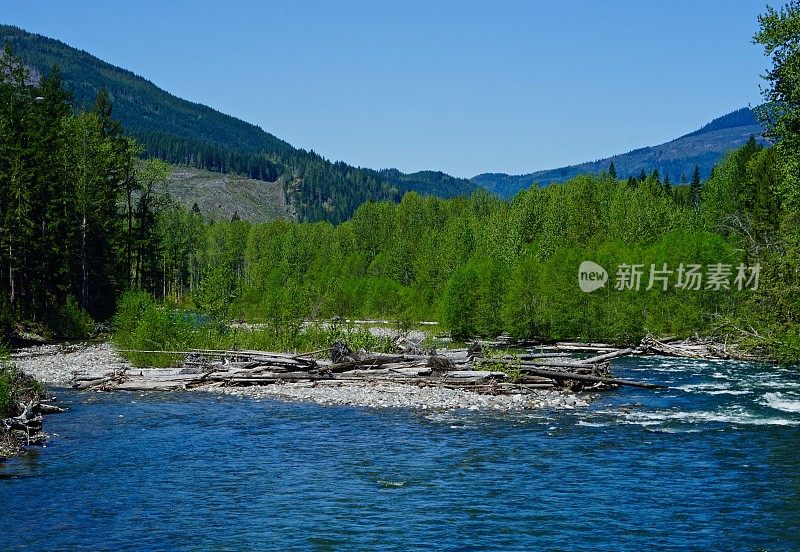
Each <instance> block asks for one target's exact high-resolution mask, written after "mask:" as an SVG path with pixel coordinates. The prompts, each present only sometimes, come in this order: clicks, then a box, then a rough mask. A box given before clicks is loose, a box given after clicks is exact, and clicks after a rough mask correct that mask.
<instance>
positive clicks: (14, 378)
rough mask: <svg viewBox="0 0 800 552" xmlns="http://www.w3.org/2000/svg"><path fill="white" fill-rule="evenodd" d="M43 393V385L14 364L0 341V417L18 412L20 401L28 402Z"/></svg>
mask: <svg viewBox="0 0 800 552" xmlns="http://www.w3.org/2000/svg"><path fill="white" fill-rule="evenodd" d="M43 393H44V386H43V385H42V384H41V383H40V382H38V381H36V380H34V379H33V378H32V377H30V376H27V375H25V374H23V373H22V372H20V371H19V370H18V369H17V368H16V366H14V364H13V363H12V362H11V361H10V355H9V352H8V347H7V345H6V344H5V343H3V342H2V341H0V418H6V417H8V416H15V415H17V414H19V408H18V404H19V403H20V402H28V401H30V400H32V399H34V398H38V397H40V396H41V395H42V394H43Z"/></svg>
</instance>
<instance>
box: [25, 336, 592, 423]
mask: <svg viewBox="0 0 800 552" xmlns="http://www.w3.org/2000/svg"><path fill="white" fill-rule="evenodd" d="M13 356H14V361H15V362H16V364H17V366H18V367H19V368H20V369H21V370H22V371H23V372H25V373H27V374H30V375H32V376H34V377H35V378H37V379H38V380H40V381H42V382H44V383H46V384H49V385H55V386H66V385H68V384H69V382H70V381H71V380H72V378H73V377H74V376H75V375H76V374H78V373H80V374H82V375H84V376H92V375H95V376H97V377H98V378H100V377H102V376H103V375H105V374H107V373H109V372H115V371H122V370H126V369H132V368H131V366H130V365H129V364H128V363H127V362H126V361H125V360H123V359H122V358H120V357H119V356H118V355H117V354H116V353H115V352H114V349H113V347H112V346H111V344H110V343H107V342H106V343H80V344H58V345H41V346H37V347H30V348H26V349H21V350H19V351H17V352H15V353H14V355H13ZM134 370H135V369H134ZM198 389H200V390H207V391H211V392H221V393H228V394H232V395H237V396H243V397H253V398H259V399H260V398H276V399H282V400H293V401H306V402H314V403H317V404H321V405H351V406H361V407H371V408H418V409H422V410H428V409H430V410H453V409H467V410H498V411H509V410H523V409H535V408H576V407H582V406H586V405H587V404H588V402H589V401H590V400H591V398H592V395H591V394H588V393H571V392H562V391H557V390H539V391H536V392H534V393H527V394H509V395H497V396H494V395H487V394H479V393H474V392H472V391H468V390H463V389H447V388H442V387H428V386H420V385H413V384H405V383H394V382H370V381H358V382H341V381H315V382H287V383H272V384H270V385H258V386H250V387H220V386H216V387H213V388H210V389H208V388H198Z"/></svg>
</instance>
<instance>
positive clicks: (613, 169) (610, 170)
mask: <svg viewBox="0 0 800 552" xmlns="http://www.w3.org/2000/svg"><path fill="white" fill-rule="evenodd" d="M608 175H609V176H610V177H611V178H613V179H616V178H617V168H616V167H615V166H614V162H613V161H612V162H611V163H609V164H608Z"/></svg>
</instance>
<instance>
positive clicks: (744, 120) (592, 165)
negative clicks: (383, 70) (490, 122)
mask: <svg viewBox="0 0 800 552" xmlns="http://www.w3.org/2000/svg"><path fill="white" fill-rule="evenodd" d="M763 132H764V129H763V128H762V127H761V125H760V124H759V123H758V121H757V120H756V117H755V114H754V113H753V111H752V110H751V109H750V108H748V107H745V108H742V109H738V110H736V111H734V112H732V113H728V114H727V115H723V116H722V117H718V118H717V119H714V120H713V121H711V122H710V123H708V124H707V125H705V126H703V127H702V128H700V129H698V130H696V131H694V132H690V133H689V134H686V135H684V136H681V137H680V138H677V139H675V140H672V141H670V142H666V143H664V144H661V145H658V146H652V147H645V148H639V149H635V150H633V151H629V152H628V153H624V154H620V155H614V156H612V157H607V158H605V159H599V160H597V161H590V162H587V163H581V164H579V165H570V166H567V167H560V168H557V169H549V170H543V171H537V172H533V173H529V174H521V175H510V174H504V173H484V174H479V175H478V176H475V177H474V178H472V182H474V183H475V184H477V185H479V186H482V187H484V188H486V189H487V190H489V191H491V192H494V193H495V194H497V195H499V196H501V197H512V196H513V195H514V194H516V193H517V192H519V191H520V190H523V189H525V188H528V187H529V186H531V184H533V183H537V184H539V185H540V186H544V185H547V184H550V183H552V182H566V181H567V180H569V179H571V178H573V177H575V176H577V175H579V174H586V173H589V174H599V173H601V172H602V171H606V170H608V168H609V165H610V164H611V162H612V161H613V162H614V166H615V169H616V172H617V175H618V176H619V177H620V178H627V177H629V176H638V175H639V174H640V173H641V172H642V171H644V172H645V173H647V174H650V173H651V172H652V171H653V170H655V169H658V171H659V173H660V174H661V176H662V177H667V176H668V177H669V179H670V181H671V182H674V183H679V182H681V181H683V182H686V181H687V179H690V178H691V177H692V173H693V171H694V168H695V166H698V167H699V168H700V175H701V177H702V178H703V179H705V178H707V177H708V176H709V175H710V173H711V168H712V167H713V166H714V165H716V164H717V163H719V161H720V160H721V159H722V156H723V155H725V153H727V152H729V151H731V150H733V149H736V148H739V147H741V146H743V145H744V144H745V143H746V142H747V140H748V139H749V138H750V136H755V137H756V138H760V136H761V134H762V133H763ZM759 141H760V142H761V143H765V142H764V141H763V140H761V139H760V140H759Z"/></svg>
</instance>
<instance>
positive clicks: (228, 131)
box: [0, 25, 763, 223]
mask: <svg viewBox="0 0 800 552" xmlns="http://www.w3.org/2000/svg"><path fill="white" fill-rule="evenodd" d="M6 42H8V43H11V44H12V46H13V47H14V49H15V52H16V54H17V55H18V56H19V57H20V58H21V59H22V60H23V61H24V62H25V63H26V64H28V65H29V66H30V67H31V69H32V71H33V72H34V74H35V75H38V74H47V73H48V72H49V71H50V69H51V67H52V66H53V65H54V64H58V65H59V68H60V71H61V76H62V80H63V81H64V84H65V87H66V88H67V89H68V90H70V91H72V93H73V94H74V99H75V102H74V103H75V105H76V106H78V107H84V108H86V107H90V106H91V105H92V103H93V101H94V98H95V96H96V94H97V91H98V90H100V88H101V87H102V88H105V89H106V90H107V91H108V92H109V94H110V96H111V99H112V102H113V108H114V113H113V116H114V117H115V118H117V119H119V120H120V121H121V122H122V123H123V125H124V126H125V129H126V132H128V133H129V134H131V135H132V136H134V137H136V138H137V139H138V140H139V141H140V142H142V143H143V145H144V146H145V148H146V153H147V154H148V155H149V156H153V157H159V158H161V159H164V160H165V161H167V162H169V163H172V164H174V165H179V166H189V167H194V168H196V169H198V170H199V172H198V171H182V170H176V171H174V172H173V179H172V182H171V185H172V186H173V187H175V190H176V191H177V190H179V191H180V193H178V195H179V196H180V198H181V200H182V201H183V202H184V203H187V204H192V203H193V197H192V194H201V196H200V197H198V198H197V199H196V200H194V202H197V203H199V204H201V205H204V206H206V205H207V206H208V207H209V209H210V211H211V212H213V214H214V216H217V217H227V216H228V211H230V209H234V210H236V209H237V206H238V207H241V209H239V210H240V211H241V212H242V213H250V214H251V215H250V218H251V220H254V221H255V220H259V219H260V217H278V218H286V217H289V218H293V219H296V220H301V221H318V220H328V221H331V222H334V223H335V222H340V221H342V220H346V219H348V218H349V217H350V216H352V214H353V212H354V211H355V209H356V208H358V206H359V205H361V204H362V203H363V202H365V201H370V200H391V201H398V200H399V199H400V198H401V197H402V195H403V194H404V193H406V192H409V191H416V192H419V193H421V194H431V195H437V196H440V197H453V196H458V195H468V194H471V193H473V192H474V191H476V190H477V189H479V188H485V189H487V190H489V191H490V192H492V193H495V194H496V195H498V196H500V197H504V198H509V197H512V196H513V195H514V194H516V193H517V192H518V191H519V190H521V189H523V188H527V187H529V186H531V185H533V184H534V183H537V184H539V185H546V184H550V183H559V182H564V181H566V180H569V179H570V178H573V177H574V176H577V175H579V174H583V173H600V172H602V171H604V170H608V166H609V164H610V163H611V162H612V161H613V162H614V165H615V167H616V171H617V174H618V176H619V177H620V178H625V177H628V176H630V175H638V174H639V173H640V172H641V171H642V170H644V171H645V172H646V173H648V174H649V173H650V172H652V171H653V169H656V168H657V169H658V170H659V172H660V173H661V175H662V176H663V175H668V176H669V178H670V180H671V181H672V182H674V183H678V182H680V180H681V176H685V177H686V178H690V177H691V174H692V171H693V170H694V167H695V165H698V166H699V167H700V171H701V174H702V176H703V177H707V176H708V174H709V173H710V171H711V168H712V167H713V166H714V165H715V164H716V163H717V162H719V160H720V159H721V158H722V156H723V155H724V154H725V153H726V152H727V151H730V150H732V149H734V148H737V147H740V146H741V145H743V144H744V143H745V142H746V141H747V139H748V138H749V137H750V136H751V135H755V136H756V137H759V136H761V134H762V132H763V129H762V127H761V126H760V125H759V124H758V122H757V121H756V119H755V116H754V114H753V112H752V110H750V109H749V108H742V109H739V110H737V111H734V112H732V113H729V114H727V115H724V116H722V117H718V118H717V119H714V120H713V121H711V122H710V123H708V124H706V125H704V126H703V127H701V128H700V129H698V130H696V131H694V132H690V133H688V134H685V135H683V136H681V137H680V138H677V139H675V140H672V141H670V142H666V143H664V144H661V145H658V146H652V147H645V148H638V149H635V150H632V151H630V152H628V153H624V154H620V155H615V156H612V157H608V158H605V159H600V160H596V161H590V162H586V163H580V164H577V165H570V166H566V167H560V168H556V169H549V170H542V171H537V172H532V173H529V174H524V175H509V174H505V173H484V174H480V175H477V176H475V177H473V178H471V179H464V178H456V177H453V176H450V175H448V174H446V173H443V172H440V171H419V172H415V173H410V174H409V173H402V172H400V171H399V170H397V169H382V170H373V169H367V168H362V167H355V166H352V165H349V164H347V163H344V162H341V161H339V162H335V163H334V162H331V161H329V160H327V159H325V158H324V157H322V156H320V155H319V154H317V153H315V152H314V151H306V150H304V149H301V148H296V147H294V146H292V145H291V144H289V143H288V142H286V141H284V140H281V139H280V138H278V137H276V136H274V135H272V134H270V133H268V132H266V131H264V130H263V129H261V128H260V127H258V126H256V125H253V124H251V123H248V122H246V121H242V120H240V119H237V118H236V117H233V116H231V115H226V114H223V113H220V112H218V111H216V110H214V109H212V108H210V107H208V106H205V105H202V104H199V103H194V102H189V101H187V100H183V99H181V98H178V97H176V96H174V95H172V94H170V93H168V92H166V91H165V90H162V89H161V88H158V87H157V86H156V85H155V84H153V83H152V82H150V81H148V80H146V79H144V78H142V77H139V76H138V75H136V74H134V73H132V72H131V71H128V70H126V69H122V68H119V67H115V66H113V65H111V64H109V63H106V62H104V61H102V60H100V59H98V58H96V57H95V56H93V55H91V54H89V53H87V52H85V51H83V50H78V49H76V48H72V47H70V46H68V45H66V44H64V43H63V42H60V41H58V40H55V39H51V38H47V37H44V36H41V35H37V34H33V33H29V32H26V31H24V30H22V29H19V28H17V27H13V26H9V25H0V45H2V44H4V43H6ZM762 142H763V140H762ZM203 171H211V172H212V173H225V174H231V175H236V176H238V177H241V178H232V179H229V178H216V177H214V176H213V174H212V175H207V174H205V173H204V172H203ZM201 175H202V176H201ZM182 178H184V179H186V180H187V181H186V182H183V183H182V182H181V179H182ZM258 182H265V183H267V184H270V183H271V184H270V185H267V186H266V188H265V190H264V191H263V193H261V192H260V191H257V190H256V187H257V186H258V184H257V183H258ZM281 189H282V190H283V196H281V194H278V193H277V191H279V190H281ZM204 193H209V194H210V196H211V197H213V198H214V199H213V200H210V199H209V198H205V197H202V194H204ZM224 193H230V194H233V195H236V194H238V195H239V196H240V197H238V198H237V197H234V198H232V199H231V201H220V198H221V196H222V195H223V194H224ZM245 194H246V196H245ZM239 200H241V201H239ZM271 200H272V201H275V202H276V203H275V205H270V206H265V207H264V208H263V209H262V208H257V207H256V206H255V202H256V201H271Z"/></svg>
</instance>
